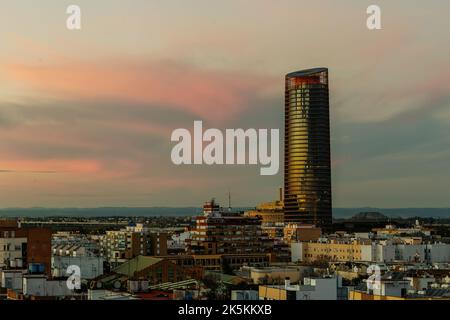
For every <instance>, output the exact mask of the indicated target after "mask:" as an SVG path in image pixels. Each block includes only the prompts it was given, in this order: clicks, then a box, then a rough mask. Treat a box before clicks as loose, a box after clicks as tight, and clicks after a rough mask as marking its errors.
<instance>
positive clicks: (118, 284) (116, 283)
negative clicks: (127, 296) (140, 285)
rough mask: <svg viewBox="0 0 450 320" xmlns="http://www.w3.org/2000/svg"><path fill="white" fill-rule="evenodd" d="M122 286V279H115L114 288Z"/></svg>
mask: <svg viewBox="0 0 450 320" xmlns="http://www.w3.org/2000/svg"><path fill="white" fill-rule="evenodd" d="M121 286H122V284H121V283H120V281H114V288H115V289H120V287H121Z"/></svg>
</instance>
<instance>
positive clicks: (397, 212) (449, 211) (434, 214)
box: [333, 207, 450, 219]
mask: <svg viewBox="0 0 450 320" xmlns="http://www.w3.org/2000/svg"><path fill="white" fill-rule="evenodd" d="M361 212H378V213H381V214H383V215H384V216H386V217H388V218H412V217H420V218H450V208H370V207H366V208H333V218H335V219H350V218H351V217H353V216H354V215H356V214H358V213H361Z"/></svg>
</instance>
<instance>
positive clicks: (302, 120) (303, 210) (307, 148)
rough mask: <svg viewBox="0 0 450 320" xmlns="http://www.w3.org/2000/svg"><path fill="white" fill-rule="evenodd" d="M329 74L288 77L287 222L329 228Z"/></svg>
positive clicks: (304, 73)
mask: <svg viewBox="0 0 450 320" xmlns="http://www.w3.org/2000/svg"><path fill="white" fill-rule="evenodd" d="M329 114H330V112H329V95H328V69H326V68H316V69H309V70H303V71H297V72H293V73H289V74H288V75H286V92H285V152H284V206H285V208H284V210H285V221H286V222H294V223H304V224H316V225H317V226H320V227H323V228H328V227H330V226H331V223H332V221H331V219H332V214H331V161H330V116H329Z"/></svg>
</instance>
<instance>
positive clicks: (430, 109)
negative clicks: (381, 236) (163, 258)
mask: <svg viewBox="0 0 450 320" xmlns="http://www.w3.org/2000/svg"><path fill="white" fill-rule="evenodd" d="M77 2H78V4H79V5H80V7H81V9H82V12H83V28H82V30H80V31H73V32H72V31H68V30H67V29H66V28H65V19H66V18H67V15H66V14H65V9H66V7H67V5H68V4H69V3H67V2H65V1H61V2H60V3H58V2H55V1H50V0H47V1H42V2H41V4H40V6H39V7H34V6H28V5H26V4H21V3H17V1H4V3H2V5H3V6H4V9H3V10H2V13H3V15H2V16H1V19H0V36H1V37H2V39H3V40H2V43H1V44H0V48H1V49H2V50H0V134H1V137H2V139H1V140H0V181H1V183H0V207H34V206H41V207H101V206H138V207H139V206H198V204H200V203H202V202H203V201H204V199H208V198H210V197H217V198H218V199H219V200H220V202H222V203H225V201H223V200H222V199H226V194H227V193H228V190H231V191H232V195H233V204H234V205H236V206H252V205H256V204H258V203H260V202H264V201H269V200H271V199H276V198H277V189H278V187H279V186H282V185H283V170H280V172H279V174H278V175H277V176H274V177H261V176H260V175H259V167H257V166H231V167H221V168H218V167H208V166H200V167H190V166H187V167H176V166H174V165H173V164H172V163H171V161H170V149H171V146H172V145H171V143H170V132H171V131H172V130H173V129H175V128H178V127H181V128H183V127H190V126H191V125H192V123H193V121H195V120H202V121H204V123H205V126H208V127H215V128H244V129H245V128H269V129H270V128H274V129H280V130H282V129H283V121H284V119H283V104H284V97H283V94H284V88H283V80H284V79H283V77H284V75H285V74H286V73H288V72H291V71H293V70H300V69H307V68H311V67H316V66H326V67H327V68H329V69H330V84H331V85H330V112H331V132H332V136H331V152H332V173H333V176H332V181H333V205H334V207H366V206H371V207H394V208H395V207H450V200H449V199H448V192H446V189H447V188H446V186H447V184H448V181H449V179H450V173H448V170H447V164H448V161H449V160H450V153H449V152H448V151H447V150H448V146H449V145H450V140H449V137H450V134H449V133H450V131H449V130H450V129H449V126H448V124H449V122H450V113H449V110H450V109H449V107H450V95H449V89H450V87H449V86H450V85H449V84H450V81H449V80H450V79H449V74H450V72H449V71H450V64H449V62H448V56H449V55H450V44H448V43H447V42H446V41H443V38H442V36H440V33H441V31H442V30H448V29H449V28H450V22H449V21H448V19H446V12H447V11H448V10H450V4H447V3H445V4H444V3H442V2H439V3H437V2H436V4H438V5H435V6H430V5H429V4H427V3H423V2H419V1H410V2H409V5H408V6H405V5H404V4H400V3H392V2H389V1H378V2H379V4H380V6H381V7H382V8H383V29H382V30H376V31H369V30H367V28H366V27H365V20H366V17H367V16H366V15H365V9H366V7H367V6H368V5H369V2H368V1H348V2H346V3H345V4H342V3H339V4H337V3H336V2H335V1H322V2H321V3H320V4H319V3H309V2H308V6H305V5H304V4H305V3H306V2H303V1H280V2H279V3H278V2H277V3H274V2H273V1H258V5H255V2H253V1H249V2H246V3H242V2H240V1H227V3H217V4H214V6H212V5H209V4H208V2H207V1H198V4H199V5H196V6H192V7H191V6H189V5H188V4H186V3H185V2H177V1H175V2H173V3H161V2H156V1H140V0H136V1H133V2H132V3H130V4H124V3H123V2H121V1H108V2H106V1H96V2H95V3H93V2H92V1H77ZM412 4H414V6H413V5H412ZM194 7H195V8H194ZM6 12H8V14H5V13H6ZM168 17H170V19H168ZM236 19H238V20H239V23H238V24H236V23H235V22H236ZM430 21H432V22H433V23H430ZM318 23H320V28H313V27H311V26H312V25H317V24H318ZM286 31H288V32H286ZM106 34H108V36H107V37H106V36H105V35H106ZM280 142H282V141H280ZM280 150H283V145H282V144H281V145H280ZM280 158H281V159H282V152H280ZM281 159H280V160H281ZM280 163H282V162H280Z"/></svg>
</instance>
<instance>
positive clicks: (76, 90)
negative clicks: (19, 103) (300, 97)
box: [2, 62, 276, 123]
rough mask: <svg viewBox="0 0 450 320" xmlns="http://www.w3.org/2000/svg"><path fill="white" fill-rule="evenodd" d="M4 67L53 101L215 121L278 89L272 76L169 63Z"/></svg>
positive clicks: (21, 82) (14, 79)
mask: <svg viewBox="0 0 450 320" xmlns="http://www.w3.org/2000/svg"><path fill="white" fill-rule="evenodd" d="M2 69H4V72H5V71H6V73H7V76H8V78H9V79H11V80H12V81H15V82H16V83H17V84H18V85H21V86H25V87H31V88H33V89H37V90H39V91H41V92H43V93H45V94H46V95H49V96H50V97H57V98H64V99H89V100H97V99H98V100H101V99H114V100H122V101H129V102H135V103H136V102H137V103H148V104H155V105H161V106H167V107H168V108H171V109H173V110H172V111H176V110H183V111H188V112H191V113H193V114H195V115H197V116H199V117H202V118H204V119H206V120H210V121H212V122H216V123H217V122H220V121H225V120H228V119H231V118H233V117H234V116H236V115H237V114H239V113H240V112H242V111H244V110H245V109H246V108H247V107H249V104H250V101H251V100H252V99H255V98H257V97H258V96H262V95H264V94H266V93H267V92H270V90H271V89H272V88H273V87H274V85H276V79H272V78H270V77H261V76H256V75H250V74H242V73H238V72H218V71H205V70H200V69H196V68H194V67H191V66H186V65H179V64H170V63H142V64H133V63H122V62H120V63H109V64H107V63H96V64H93V63H66V64H59V65H23V64H9V65H6V66H4V67H3V68H2Z"/></svg>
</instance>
